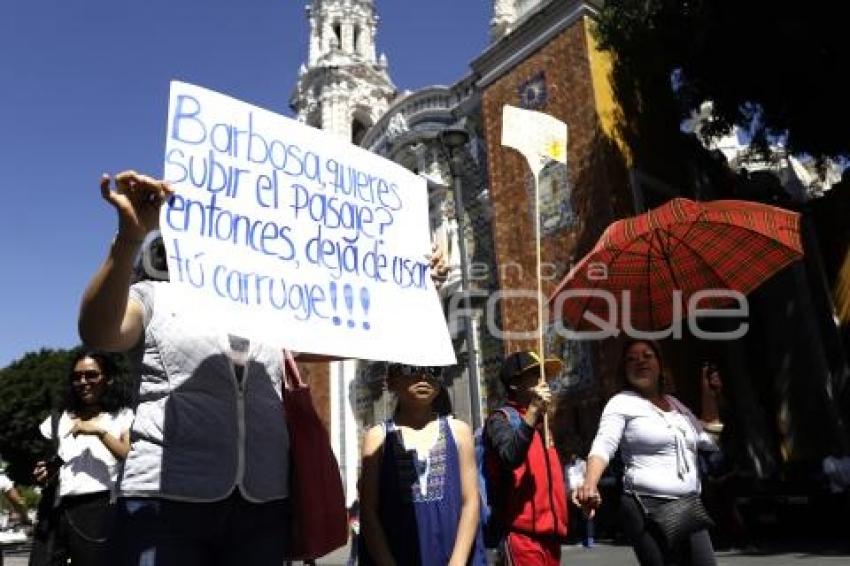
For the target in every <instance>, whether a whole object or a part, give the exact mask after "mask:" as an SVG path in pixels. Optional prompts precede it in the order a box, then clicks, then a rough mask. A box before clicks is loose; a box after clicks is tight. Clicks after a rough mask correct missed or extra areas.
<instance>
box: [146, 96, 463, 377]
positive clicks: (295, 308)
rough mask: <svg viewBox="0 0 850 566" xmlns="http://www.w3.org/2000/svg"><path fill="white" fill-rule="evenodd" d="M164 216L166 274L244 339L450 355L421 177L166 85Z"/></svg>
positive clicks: (221, 100) (365, 352)
mask: <svg viewBox="0 0 850 566" xmlns="http://www.w3.org/2000/svg"><path fill="white" fill-rule="evenodd" d="M165 178H166V180H167V181H169V182H171V183H172V186H173V187H174V188H175V190H176V195H175V196H174V198H173V199H172V200H171V201H170V203H169V204H168V206H167V207H164V209H163V212H162V218H161V222H160V225H161V229H162V232H163V239H164V241H165V244H166V250H167V253H168V262H169V263H168V265H169V272H170V277H171V280H172V282H175V283H179V284H182V285H184V286H185V287H186V288H189V289H196V290H197V292H196V293H194V295H195V296H196V297H197V298H199V299H201V300H203V301H205V303H204V305H205V307H204V308H209V309H212V310H211V311H210V312H211V313H213V314H214V318H216V319H217V320H219V321H225V322H224V323H222V325H226V327H227V329H228V330H230V331H232V332H235V333H240V334H242V335H246V336H251V337H256V338H258V339H262V340H264V341H269V342H272V343H275V344H281V345H285V346H286V347H288V348H290V349H293V350H299V351H307V352H315V353H324V354H332V355H339V356H349V357H358V358H366V359H389V360H394V361H404V362H410V363H422V364H425V363H428V364H448V363H454V361H455V359H454V353H453V350H452V347H451V342H450V340H449V336H448V331H447V329H446V324H445V320H444V318H443V315H442V310H441V308H440V304H439V300H438V298H437V295H436V293H435V292H434V290H433V284H432V283H431V280H430V276H429V270H428V261H427V258H426V256H425V254H426V253H427V252H428V251H429V249H430V246H429V237H428V211H427V195H426V187H425V181H424V180H423V179H421V178H420V177H418V176H416V175H414V174H412V173H411V172H409V171H407V170H406V169H404V168H402V167H400V166H398V165H396V164H395V163H393V162H391V161H388V160H385V159H383V158H380V157H378V156H376V155H374V154H372V153H369V152H367V151H365V150H363V149H361V148H359V147H356V146H353V145H350V144H347V143H345V142H344V141H343V140H340V139H339V138H335V137H332V136H330V135H329V134H327V133H325V132H322V131H319V130H316V129H314V128H310V127H307V126H305V125H303V124H300V123H298V122H296V121H294V120H291V119H288V118H285V117H283V116H280V115H277V114H274V113H272V112H269V111H267V110H263V109H261V108H257V107H255V106H251V105H249V104H246V103H243V102H240V101H238V100H234V99H232V98H229V97H227V96H224V95H222V94H219V93H216V92H212V91H209V90H206V89H202V88H199V87H196V86H193V85H189V84H186V83H180V82H173V83H172V85H171V100H170V105H169V117H168V132H167V143H166V153H165Z"/></svg>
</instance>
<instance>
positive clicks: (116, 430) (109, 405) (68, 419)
mask: <svg viewBox="0 0 850 566" xmlns="http://www.w3.org/2000/svg"><path fill="white" fill-rule="evenodd" d="M115 373H116V370H115V364H114V363H113V362H112V360H111V358H109V357H108V356H107V355H105V354H102V353H99V352H93V351H88V350H82V351H80V352H79V353H78V354H77V355H76V356H75V357H74V360H73V362H72V364H71V371H70V372H69V375H68V394H67V396H66V398H65V403H64V407H63V409H64V410H63V412H62V414H61V415H59V416H58V419H56V421H55V422H54V417H52V416H49V417H47V418H46V419H45V420H44V422H42V423H41V426H40V427H39V430H40V432H41V434H42V435H43V436H44V437H45V438H46V439H48V440H51V441H53V442H54V443H55V445H56V446H57V453H56V457H55V458H54V459H53V460H52V461H51V462H39V463H38V464H36V468H35V470H34V471H33V475H34V477H35V479H36V481H38V482H39V483H41V484H42V485H44V484H46V483H47V482H50V481H56V480H58V482H59V484H58V487H57V491H56V497H57V501H56V507H55V509H54V512H53V513H54V519H53V521H51V523H50V525H51V526H50V529H51V530H52V531H53V532H50V533H46V535H47V536H49V537H51V538H52V541H53V543H52V544H50V545H49V547H50V548H51V550H50V551H49V552H50V553H51V554H52V555H53V557H52V558H51V559H48V563H51V564H52V563H55V562H54V561H58V562H59V563H62V564H64V563H65V562H64V561H63V560H64V558H65V556H67V558H69V559H70V561H71V564H83V565H85V566H98V565H104V566H106V565H107V564H108V561H107V552H108V551H109V542H110V541H109V539H110V535H111V532H112V526H113V523H114V516H113V510H114V507H113V505H112V500H113V495H114V492H115V486H116V482H117V480H118V475H119V472H120V469H121V464H122V462H123V461H124V458H125V457H126V456H127V452H128V451H129V450H130V432H129V431H130V425H131V424H132V421H133V412H132V411H131V410H130V409H128V408H126V407H122V406H121V405H122V399H121V397H120V395H119V394H118V391H117V388H116V386H115V384H114V381H113V380H114V376H115ZM54 435H55V438H54ZM60 557H61V558H60Z"/></svg>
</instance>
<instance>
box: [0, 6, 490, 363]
mask: <svg viewBox="0 0 850 566" xmlns="http://www.w3.org/2000/svg"><path fill="white" fill-rule="evenodd" d="M305 3H306V1H305V0H301V1H293V0H251V1H250V2H235V1H233V0H231V1H225V0H142V1H135V2H129V1H126V0H8V1H6V2H3V3H2V5H1V6H2V7H0V167H2V176H0V179H2V180H0V183H2V185H0V186H2V195H3V206H2V207H0V252H2V258H3V268H2V276H0V321H2V322H0V367H2V366H5V365H7V364H8V363H10V362H11V361H13V360H15V359H17V358H19V357H20V356H21V355H23V354H24V353H25V352H27V351H31V350H37V349H39V348H41V347H70V346H73V345H75V344H76V343H77V342H78V338H77V333H76V316H77V308H78V305H79V297H80V294H81V293H82V291H83V288H84V287H85V285H86V283H87V282H88V279H89V277H90V276H91V274H92V273H93V272H94V270H95V269H96V267H97V266H98V265H99V264H100V262H101V260H102V259H103V257H104V255H105V253H106V249H107V245H108V242H109V241H110V239H111V237H112V234H113V233H114V231H115V217H114V212H113V211H112V209H111V208H110V207H109V206H108V205H107V204H106V203H105V202H103V201H102V200H101V199H100V196H99V193H98V179H99V177H100V174H101V173H102V172H117V171H120V170H122V169H127V168H134V169H137V170H141V171H146V172H151V173H152V174H156V175H159V174H161V172H162V153H163V148H164V141H165V140H164V138H165V121H166V113H167V97H168V84H169V81H170V80H172V79H180V80H184V81H188V82H192V83H195V84H198V85H201V86H204V87H207V88H211V89H214V90H218V91H221V92H224V93H227V94H229V95H231V96H234V97H236V98H239V99H242V100H245V101H248V102H251V103H253V104H256V105H258V106H262V107H265V108H268V109H270V110H273V111H275V112H280V113H286V114H289V110H288V100H289V96H290V94H291V92H292V89H293V86H294V84H295V81H296V78H297V71H298V67H299V65H300V64H301V63H302V62H303V61H304V60H305V58H306V48H307V32H308V30H307V21H306V19H305V17H304V4H305ZM490 6H491V2H490V0H461V1H458V0H453V1H452V0H428V1H427V2H410V1H409V0H378V1H377V7H378V11H379V15H380V17H381V21H380V24H379V31H378V50H379V52H385V53H386V54H387V56H388V57H389V63H390V73H391V76H392V78H393V80H394V82H395V84H396V86H398V87H399V88H400V89H402V90H404V89H410V90H415V89H417V88H421V87H423V86H427V85H433V84H451V83H453V82H455V81H456V80H458V79H460V78H461V77H463V76H464V75H466V74H467V73H468V72H469V66H468V63H469V61H471V60H472V59H473V58H474V57H475V56H476V55H477V54H479V53H481V51H482V50H483V49H484V48H485V47H486V45H487V28H488V21H489V18H490Z"/></svg>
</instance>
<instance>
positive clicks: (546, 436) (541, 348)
mask: <svg viewBox="0 0 850 566" xmlns="http://www.w3.org/2000/svg"><path fill="white" fill-rule="evenodd" d="M532 169H533V168H532ZM532 177H533V178H534V243H535V252H536V257H537V262H536V263H537V351H538V352H539V353H540V379H539V380H538V382H537V383H538V384H539V385H542V384H543V383H545V382H546V349H545V348H546V346H545V343H544V340H543V273H542V263H543V261H542V258H541V256H542V253H541V243H540V240H541V235H540V194H539V184H538V174H537V173H535V172H534V171H533V170H532ZM551 437H552V434H551V432H550V431H549V407H546V411H545V412H544V413H543V446H545V447H546V448H549V445H550V441H551Z"/></svg>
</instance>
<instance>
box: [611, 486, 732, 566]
mask: <svg viewBox="0 0 850 566" xmlns="http://www.w3.org/2000/svg"><path fill="white" fill-rule="evenodd" d="M641 498H642V499H643V501H644V503H645V504H646V505H647V507H649V506H650V505H654V504H655V502H653V501H652V499H651V498H648V497H645V496H642V497H641ZM620 515H621V518H622V521H623V530H624V531H625V533H626V536H627V537H628V539H629V542H630V543H631V544H632V548H633V549H634V551H635V556H637V559H638V562H640V564H641V566H664V565H668V564H677V565H679V566H714V565H715V564H717V562H716V560H715V558H714V548H713V547H712V546H711V538H710V537H709V535H708V531H707V530H701V531H697V532H695V533H693V534H691V536H690V539H689V540H688V542H687V543H686V544H682V545H681V546H682V548H676V549H672V551H668V550H667V549H665V544H664V542H662V535H661V533H660V532H659V531H658V530H657V528H656V527H655V525H654V524H652V523H650V522H649V521H647V520H646V518H645V517H644V514H643V511H642V510H641V508H640V506H639V505H638V503H637V501H635V498H634V497H633V496H632V495H630V494H628V493H624V494H623V495H622V497H621V498H620Z"/></svg>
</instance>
